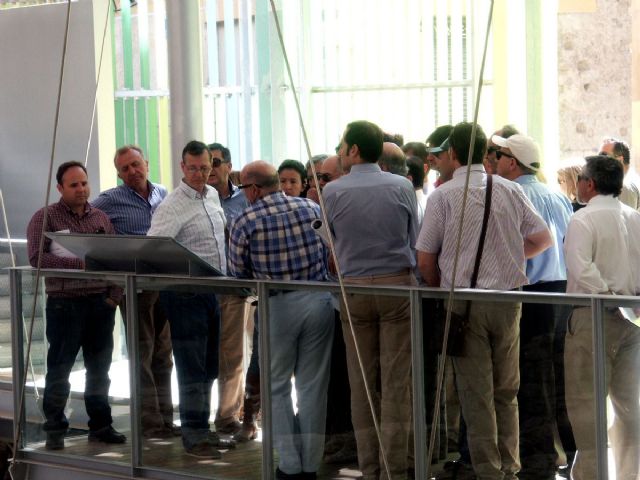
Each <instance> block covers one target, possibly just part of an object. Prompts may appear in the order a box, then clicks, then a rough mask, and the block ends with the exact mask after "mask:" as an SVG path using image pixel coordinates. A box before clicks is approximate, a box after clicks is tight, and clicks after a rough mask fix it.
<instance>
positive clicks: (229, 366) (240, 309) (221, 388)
mask: <svg viewBox="0 0 640 480" xmlns="http://www.w3.org/2000/svg"><path fill="white" fill-rule="evenodd" d="M218 299H219V300H220V317H221V329H220V363H219V371H218V411H217V412H216V419H215V425H216V427H223V426H225V425H227V424H229V423H231V422H234V421H237V420H238V416H239V412H240V406H241V405H242V399H243V396H244V379H243V375H242V373H243V368H242V366H243V358H244V335H245V325H246V323H247V317H248V314H249V310H250V304H249V303H247V297H240V296H236V295H219V296H218Z"/></svg>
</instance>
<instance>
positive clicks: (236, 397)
mask: <svg viewBox="0 0 640 480" xmlns="http://www.w3.org/2000/svg"><path fill="white" fill-rule="evenodd" d="M209 151H210V152H211V172H210V173H209V178H208V179H207V183H208V184H209V185H210V186H212V187H213V188H215V189H216V191H217V192H218V196H219V197H220V202H221V203H222V209H223V210H224V215H225V217H226V219H227V226H230V225H231V224H232V223H233V221H234V220H235V219H236V218H237V217H238V216H240V214H241V213H242V212H243V211H244V209H245V208H247V207H248V206H249V202H248V201H247V197H246V196H245V195H244V192H243V191H242V190H241V189H239V188H238V187H237V186H235V185H234V184H233V183H232V182H231V180H230V178H229V174H230V173H231V152H230V151H229V149H228V148H227V147H225V146H224V145H222V144H220V143H211V144H209ZM227 246H228V244H227V243H225V247H227ZM218 301H219V302H220V316H221V331H220V370H219V372H218V411H217V412H216V419H215V426H216V431H217V432H218V433H225V434H230V435H235V434H237V433H238V432H240V430H241V428H242V426H241V424H240V421H239V416H240V406H241V405H242V401H243V397H244V388H243V382H242V361H243V357H244V348H243V346H244V332H245V326H246V323H247V320H248V319H249V315H250V309H251V306H250V304H249V303H247V297H243V296H238V295H219V296H218ZM259 381H260V377H257V382H259ZM254 383H255V381H254Z"/></svg>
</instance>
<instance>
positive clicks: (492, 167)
mask: <svg viewBox="0 0 640 480" xmlns="http://www.w3.org/2000/svg"><path fill="white" fill-rule="evenodd" d="M516 133H520V132H519V131H518V130H517V129H516V127H514V126H513V125H505V126H504V127H502V128H501V129H500V130H496V131H495V132H493V135H497V136H499V137H502V138H509V137H510V136H511V135H515V134H516ZM493 135H492V137H493ZM498 150H500V147H499V146H497V145H496V144H495V143H493V142H492V141H491V138H489V141H488V142H487V154H486V155H485V156H484V160H483V162H482V164H483V165H484V169H485V171H486V172H487V173H488V174H489V175H495V174H497V173H498V172H497V171H496V168H497V163H498V159H497V158H496V152H497V151H498Z"/></svg>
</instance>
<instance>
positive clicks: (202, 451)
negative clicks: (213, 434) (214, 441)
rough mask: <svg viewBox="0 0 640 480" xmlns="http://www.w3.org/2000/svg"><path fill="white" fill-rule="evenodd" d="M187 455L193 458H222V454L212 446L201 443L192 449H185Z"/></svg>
mask: <svg viewBox="0 0 640 480" xmlns="http://www.w3.org/2000/svg"><path fill="white" fill-rule="evenodd" d="M185 453H186V454H187V455H190V456H192V457H197V458H213V459H219V458H222V453H220V452H219V451H218V450H216V448H215V447H214V446H213V445H211V444H210V443H209V442H201V443H197V444H196V445H194V446H193V447H191V448H186V447H185Z"/></svg>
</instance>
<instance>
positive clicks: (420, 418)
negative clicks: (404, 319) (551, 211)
mask: <svg viewBox="0 0 640 480" xmlns="http://www.w3.org/2000/svg"><path fill="white" fill-rule="evenodd" d="M409 298H410V300H411V357H412V358H411V362H412V369H411V370H412V372H413V377H412V383H413V445H414V458H415V478H425V476H426V474H427V472H426V465H425V452H426V451H427V442H426V421H425V411H424V410H425V406H424V400H425V399H424V360H423V358H424V345H423V343H422V338H423V335H422V329H423V325H422V295H421V294H420V291H419V290H418V289H416V288H412V289H411V290H410V293H409Z"/></svg>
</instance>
